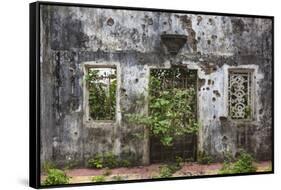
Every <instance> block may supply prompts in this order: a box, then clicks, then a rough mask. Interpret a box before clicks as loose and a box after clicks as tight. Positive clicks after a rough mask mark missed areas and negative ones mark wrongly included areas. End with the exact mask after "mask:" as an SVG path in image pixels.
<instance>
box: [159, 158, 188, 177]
mask: <svg viewBox="0 0 281 190" xmlns="http://www.w3.org/2000/svg"><path fill="white" fill-rule="evenodd" d="M182 162H183V159H182V158H181V157H176V162H173V163H169V164H166V165H163V166H160V172H159V176H156V178H167V177H172V175H173V174H174V173H175V172H176V171H178V170H180V169H181V168H182Z"/></svg>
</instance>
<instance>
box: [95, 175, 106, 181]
mask: <svg viewBox="0 0 281 190" xmlns="http://www.w3.org/2000/svg"><path fill="white" fill-rule="evenodd" d="M104 181H105V176H103V175H97V176H93V177H92V182H104Z"/></svg>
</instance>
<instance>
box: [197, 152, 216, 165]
mask: <svg viewBox="0 0 281 190" xmlns="http://www.w3.org/2000/svg"><path fill="white" fill-rule="evenodd" d="M212 161H213V159H212V157H211V156H210V155H208V154H207V153H206V152H205V151H202V152H201V151H199V152H198V155H197V162H198V163H199V164H210V163H211V162H212Z"/></svg>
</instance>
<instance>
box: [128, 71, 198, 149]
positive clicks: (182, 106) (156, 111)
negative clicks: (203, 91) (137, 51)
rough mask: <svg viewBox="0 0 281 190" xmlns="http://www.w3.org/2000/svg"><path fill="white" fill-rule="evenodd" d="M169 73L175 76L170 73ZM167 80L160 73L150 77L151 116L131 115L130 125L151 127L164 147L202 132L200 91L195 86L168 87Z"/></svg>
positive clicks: (153, 133) (129, 116)
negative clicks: (179, 137)
mask: <svg viewBox="0 0 281 190" xmlns="http://www.w3.org/2000/svg"><path fill="white" fill-rule="evenodd" d="M164 74H166V73H164ZM167 74H169V75H171V73H169V72H168V73H167ZM167 74H166V75H167ZM172 74H174V75H176V74H177V73H172ZM163 81H164V80H163V79H161V75H160V74H159V75H152V76H151V77H150V82H149V115H148V116H146V115H141V114H127V116H128V118H129V121H130V122H133V123H136V124H142V125H145V126H147V127H149V129H150V131H151V134H152V135H155V136H157V137H159V138H160V141H161V143H162V144H163V145H166V146H171V145H172V144H173V140H174V138H175V137H176V136H180V135H183V134H188V133H196V132H197V130H198V123H197V120H196V111H195V110H196V92H195V88H194V87H192V86H190V87H187V88H177V87H169V88H164V87H163V86H164V85H163ZM168 82H169V81H168Z"/></svg>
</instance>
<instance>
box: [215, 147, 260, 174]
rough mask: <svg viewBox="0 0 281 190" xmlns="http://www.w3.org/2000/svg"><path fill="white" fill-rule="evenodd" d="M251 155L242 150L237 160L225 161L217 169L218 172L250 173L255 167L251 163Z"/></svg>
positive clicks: (252, 160)
mask: <svg viewBox="0 0 281 190" xmlns="http://www.w3.org/2000/svg"><path fill="white" fill-rule="evenodd" d="M253 162H254V159H253V157H252V156H251V155H250V154H248V153H246V152H245V151H242V152H241V153H240V156H239V157H238V159H237V161H236V162H234V163H232V162H228V161H225V162H224V164H223V167H222V168H221V170H220V171H219V174H237V173H251V172H255V171H256V167H255V166H254V165H253Z"/></svg>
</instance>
